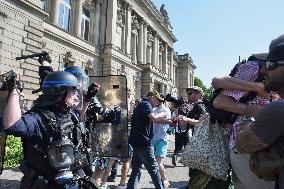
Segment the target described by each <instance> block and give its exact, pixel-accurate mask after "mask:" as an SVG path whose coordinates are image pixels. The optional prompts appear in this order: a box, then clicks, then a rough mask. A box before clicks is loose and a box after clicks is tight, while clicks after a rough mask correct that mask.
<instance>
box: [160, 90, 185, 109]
mask: <svg viewBox="0 0 284 189" xmlns="http://www.w3.org/2000/svg"><path fill="white" fill-rule="evenodd" d="M165 100H166V101H168V102H172V103H174V105H175V108H179V107H180V106H182V105H183V104H184V103H185V101H184V100H183V98H182V97H173V96H172V95H171V94H170V93H168V94H167V95H166V98H165Z"/></svg>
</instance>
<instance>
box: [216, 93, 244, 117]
mask: <svg viewBox="0 0 284 189" xmlns="http://www.w3.org/2000/svg"><path fill="white" fill-rule="evenodd" d="M213 106H214V108H216V109H221V110H226V111H228V112H234V113H238V114H241V115H243V114H246V112H247V105H246V104H243V103H241V102H238V101H236V100H235V99H234V98H232V97H229V96H226V95H224V94H222V93H220V94H219V95H218V96H217V97H216V98H215V99H214V101H213Z"/></svg>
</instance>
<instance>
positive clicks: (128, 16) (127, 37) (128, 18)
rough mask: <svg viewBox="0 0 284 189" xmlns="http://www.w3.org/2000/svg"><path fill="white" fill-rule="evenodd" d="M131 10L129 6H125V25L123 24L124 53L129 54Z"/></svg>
mask: <svg viewBox="0 0 284 189" xmlns="http://www.w3.org/2000/svg"><path fill="white" fill-rule="evenodd" d="M131 10H132V7H131V6H130V4H127V6H126V24H125V27H126V28H125V52H126V53H127V54H131V51H130V47H131Z"/></svg>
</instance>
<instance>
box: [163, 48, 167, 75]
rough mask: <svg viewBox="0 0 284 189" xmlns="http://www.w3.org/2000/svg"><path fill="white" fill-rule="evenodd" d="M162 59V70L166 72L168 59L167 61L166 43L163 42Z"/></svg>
mask: <svg viewBox="0 0 284 189" xmlns="http://www.w3.org/2000/svg"><path fill="white" fill-rule="evenodd" d="M162 57H163V59H162V70H163V71H164V72H165V73H167V64H168V61H167V57H168V44H167V43H165V44H164V51H163V56H162Z"/></svg>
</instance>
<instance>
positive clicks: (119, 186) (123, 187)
mask: <svg viewBox="0 0 284 189" xmlns="http://www.w3.org/2000/svg"><path fill="white" fill-rule="evenodd" d="M126 188H127V185H126V184H125V185H120V184H119V185H118V186H117V189H126Z"/></svg>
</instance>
